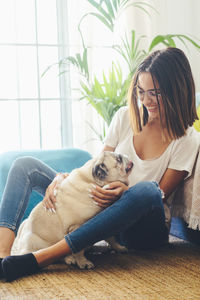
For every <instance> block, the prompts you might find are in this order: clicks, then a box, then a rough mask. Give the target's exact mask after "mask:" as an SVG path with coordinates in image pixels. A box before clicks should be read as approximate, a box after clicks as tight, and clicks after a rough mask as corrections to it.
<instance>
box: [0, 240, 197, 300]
mask: <svg viewBox="0 0 200 300" xmlns="http://www.w3.org/2000/svg"><path fill="white" fill-rule="evenodd" d="M94 251H95V252H93V254H90V255H89V256H90V258H91V260H92V261H93V262H94V263H95V265H96V268H95V269H94V270H79V269H77V268H76V267H72V266H70V267H69V266H66V265H65V264H63V263H58V264H54V265H51V266H49V267H48V268H46V269H44V270H43V271H42V272H41V273H39V274H37V275H34V276H29V277H25V278H21V279H19V280H16V281H14V282H12V283H6V282H4V281H3V280H1V281H0V300H11V299H13V300H14V299H15V300H16V299H19V300H28V299H29V300H34V299H36V300H40V299H41V300H49V299H55V300H57V299H64V300H68V299H69V300H72V299H74V300H89V299H91V300H104V299H105V300H111V299H113V300H117V299H133V300H137V299H141V300H157V299H159V300H190V299H191V300H199V299H200V248H198V247H196V246H194V245H192V244H189V243H186V242H184V241H182V240H179V239H176V238H173V237H170V243H169V244H168V245H166V246H165V247H163V248H162V249H159V250H156V251H148V252H139V251H135V252H132V253H129V254H111V253H110V252H109V251H108V249H107V247H101V246H99V247H96V248H95V250H94Z"/></svg>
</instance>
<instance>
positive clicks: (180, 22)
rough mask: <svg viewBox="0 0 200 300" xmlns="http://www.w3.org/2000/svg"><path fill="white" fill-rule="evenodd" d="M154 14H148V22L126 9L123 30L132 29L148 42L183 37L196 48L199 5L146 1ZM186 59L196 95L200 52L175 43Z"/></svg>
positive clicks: (191, 0) (189, 0)
mask: <svg viewBox="0 0 200 300" xmlns="http://www.w3.org/2000/svg"><path fill="white" fill-rule="evenodd" d="M147 2H148V3H149V4H151V5H152V6H153V7H155V8H156V9H157V11H158V13H156V12H154V11H153V10H149V11H151V18H150V17H148V16H147V15H145V14H144V13H143V12H141V11H139V10H136V9H135V8H130V9H129V10H127V13H126V17H127V18H126V22H125V23H126V27H127V29H128V28H134V29H136V32H137V33H138V34H139V35H142V34H145V35H147V37H148V39H149V40H152V38H153V37H154V36H156V35H158V34H186V35H191V36H193V37H196V38H198V39H199V41H198V43H199V44H200V1H199V0H150V1H147ZM177 45H178V47H180V48H181V49H182V50H183V51H184V52H185V54H186V55H187V57H188V59H189V61H190V64H191V67H192V71H193V75H194V79H195V83H196V90H197V91H200V51H199V52H198V51H197V50H196V49H195V48H194V46H193V45H190V44H189V43H187V45H188V49H187V48H186V47H185V46H184V45H183V44H182V43H180V42H177Z"/></svg>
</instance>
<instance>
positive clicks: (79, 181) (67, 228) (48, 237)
mask: <svg viewBox="0 0 200 300" xmlns="http://www.w3.org/2000/svg"><path fill="white" fill-rule="evenodd" d="M132 167H133V162H132V161H130V160H129V159H128V158H127V156H125V155H121V154H117V153H115V152H109V151H105V152H102V153H101V154H100V155H98V156H97V157H95V158H93V159H91V160H89V161H88V162H87V163H86V164H84V165H83V166H82V167H80V168H77V169H75V170H73V171H72V172H71V173H70V174H69V176H67V177H66V178H64V176H63V175H62V174H61V175H60V176H58V177H56V178H55V180H57V186H56V189H55V190H54V193H55V196H56V212H55V213H52V212H51V211H49V210H47V211H45V210H44V207H43V204H42V203H39V204H37V205H36V206H35V208H34V209H33V210H32V212H31V213H30V215H29V217H28V218H27V219H25V220H24V221H23V222H22V223H21V225H20V227H19V230H18V233H17V236H16V239H15V241H14V244H13V247H12V251H11V254H12V255H19V254H26V253H29V252H33V251H37V250H39V249H42V248H46V247H49V246H51V245H53V244H55V243H57V242H58V241H60V240H61V239H63V237H64V236H65V235H66V234H68V233H70V232H72V231H74V230H75V229H77V228H78V227H79V226H81V224H83V223H85V222H86V221H87V220H88V219H90V218H92V217H93V216H95V215H96V214H98V213H99V212H100V211H101V210H102V207H100V206H98V205H97V204H96V203H95V202H94V201H93V200H92V198H91V197H90V195H89V192H88V190H91V189H92V188H93V185H99V186H100V187H106V186H107V185H108V184H109V183H111V182H113V181H121V182H123V183H125V184H126V185H128V176H129V174H130V172H131V170H132ZM107 241H108V242H109V243H110V244H111V247H112V248H113V249H114V250H116V251H117V252H126V251H127V249H126V248H125V247H124V246H121V245H119V244H118V243H117V242H116V241H115V239H114V238H113V237H111V238H110V239H109V240H107ZM64 260H65V262H66V263H67V264H77V265H78V266H79V268H81V269H83V268H88V269H90V268H93V267H94V265H93V263H92V262H90V261H89V260H88V259H87V258H86V257H85V256H84V250H83V251H81V252H79V253H76V254H72V255H70V256H66V257H65V259H64Z"/></svg>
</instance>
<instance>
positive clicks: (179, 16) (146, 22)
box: [68, 0, 200, 154]
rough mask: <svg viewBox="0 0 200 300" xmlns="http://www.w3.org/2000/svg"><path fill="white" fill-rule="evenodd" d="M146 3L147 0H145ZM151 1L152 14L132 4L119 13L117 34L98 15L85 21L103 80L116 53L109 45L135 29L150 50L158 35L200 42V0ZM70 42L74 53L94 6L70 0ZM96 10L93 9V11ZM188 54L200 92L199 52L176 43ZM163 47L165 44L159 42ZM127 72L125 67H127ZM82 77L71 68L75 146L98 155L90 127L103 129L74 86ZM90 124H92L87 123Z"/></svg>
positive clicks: (92, 57) (92, 66) (98, 146)
mask: <svg viewBox="0 0 200 300" xmlns="http://www.w3.org/2000/svg"><path fill="white" fill-rule="evenodd" d="M144 2H145V1H144ZM146 2H147V3H149V4H151V5H152V6H153V7H154V8H155V9H156V10H157V12H155V11H154V10H152V9H148V11H149V13H150V17H149V16H148V15H147V14H145V13H144V12H142V11H141V10H139V9H137V8H135V7H129V8H128V9H127V10H126V11H125V12H124V13H123V14H122V15H120V17H119V19H118V21H117V23H116V27H115V33H114V34H111V33H110V32H109V30H107V29H106V27H104V26H103V25H102V24H101V23H100V22H99V21H98V20H97V19H96V18H94V17H92V16H89V17H87V18H86V19H85V20H84V21H83V23H82V27H81V29H82V32H83V35H84V37H85V43H86V45H87V46H90V47H91V48H90V50H89V51H90V61H89V63H90V70H91V72H92V73H93V74H95V75H97V77H98V78H99V79H100V78H101V76H102V71H103V70H108V68H109V67H110V66H111V61H112V60H113V59H119V57H117V56H116V57H115V56H114V52H113V50H111V49H110V48H109V46H111V45H112V44H113V43H118V42H119V41H120V37H121V36H122V35H123V34H124V33H125V32H127V33H129V32H130V31H131V30H133V29H134V30H135V31H136V36H137V37H139V36H141V35H146V39H144V42H143V45H142V46H143V47H145V49H147V46H148V45H149V43H150V41H151V40H152V39H153V37H155V36H156V35H158V34H186V35H191V36H193V37H197V38H198V39H199V43H200V13H199V12H200V1H199V0H151V1H146ZM68 3H69V5H68V9H69V29H70V34H69V43H70V51H71V53H72V54H74V53H76V52H79V51H80V49H81V40H80V35H79V32H78V30H77V25H78V22H79V21H80V19H81V16H83V15H84V14H85V13H87V12H88V11H92V10H93V9H92V7H91V5H89V4H88V3H87V1H83V0H76V1H74V0H69V1H68ZM93 11H94V10H93ZM177 45H178V47H180V48H181V49H182V50H183V51H184V52H185V53H186V55H187V56H188V58H189V61H190V63H191V67H192V70H193V75H194V79H195V83H196V88H197V91H200V80H199V78H200V77H199V75H200V74H199V70H200V52H198V51H197V50H196V49H195V48H194V46H192V45H190V44H189V43H187V46H188V48H186V47H185V46H184V45H183V44H181V43H180V42H177ZM160 47H162V45H160ZM124 72H126V70H124ZM79 79H80V78H79V77H77V73H76V72H75V71H72V70H71V85H72V98H73V99H74V100H73V104H72V119H73V140H74V146H75V147H81V148H83V149H86V150H88V151H89V152H90V153H92V154H95V153H97V152H99V151H100V150H101V147H102V143H101V142H100V141H98V139H97V136H96V135H95V133H94V131H93V130H92V129H91V126H92V127H94V128H95V130H100V128H101V126H102V121H101V118H100V117H99V116H98V114H97V113H96V112H95V110H94V109H92V108H91V105H88V104H87V102H86V101H78V100H77V99H78V97H79V93H78V92H77V91H74V90H73V89H74V88H76V87H78V81H79ZM88 123H89V124H90V125H88Z"/></svg>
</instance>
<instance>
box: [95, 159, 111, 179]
mask: <svg viewBox="0 0 200 300" xmlns="http://www.w3.org/2000/svg"><path fill="white" fill-rule="evenodd" d="M92 175H93V177H94V178H98V179H99V180H104V179H105V178H106V176H107V175H108V169H107V168H106V166H105V165H104V163H101V164H97V165H95V166H94V167H93V169H92Z"/></svg>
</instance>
